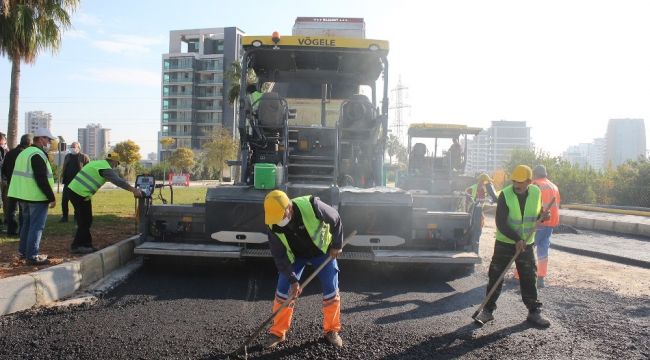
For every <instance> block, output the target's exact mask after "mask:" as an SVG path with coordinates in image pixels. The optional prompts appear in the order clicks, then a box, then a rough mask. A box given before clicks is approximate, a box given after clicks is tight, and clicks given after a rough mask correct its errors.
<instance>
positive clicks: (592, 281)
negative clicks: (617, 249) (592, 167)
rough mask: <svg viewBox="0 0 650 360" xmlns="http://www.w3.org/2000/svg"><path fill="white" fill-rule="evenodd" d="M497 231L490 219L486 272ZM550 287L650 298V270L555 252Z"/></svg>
mask: <svg viewBox="0 0 650 360" xmlns="http://www.w3.org/2000/svg"><path fill="white" fill-rule="evenodd" d="M495 231H496V226H495V225H494V218H491V217H488V218H486V222H485V228H483V235H482V237H481V249H480V254H481V257H482V259H483V263H482V264H481V265H480V266H481V268H482V269H483V271H485V272H487V268H488V266H489V265H490V258H491V257H492V251H493V248H494V240H493V239H494V233H495ZM566 236H569V235H566ZM551 241H553V240H552V238H551ZM546 284H547V285H548V286H566V287H575V288H583V289H595V290H602V289H609V290H612V291H615V292H616V293H618V294H621V295H629V296H650V270H648V269H643V268H639V267H635V266H629V265H623V264H618V263H614V262H609V261H605V260H600V259H595V258H589V257H586V256H579V255H573V254H570V253H566V252H563V251H558V250H554V249H551V250H550V253H549V270H548V277H547V279H546Z"/></svg>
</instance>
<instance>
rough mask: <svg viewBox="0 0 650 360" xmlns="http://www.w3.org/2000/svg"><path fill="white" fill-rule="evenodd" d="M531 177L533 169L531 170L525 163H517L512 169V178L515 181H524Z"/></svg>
mask: <svg viewBox="0 0 650 360" xmlns="http://www.w3.org/2000/svg"><path fill="white" fill-rule="evenodd" d="M532 179H533V170H531V169H530V168H529V167H528V166H526V165H517V167H516V168H515V169H514V170H512V180H514V181H516V182H524V181H526V180H532Z"/></svg>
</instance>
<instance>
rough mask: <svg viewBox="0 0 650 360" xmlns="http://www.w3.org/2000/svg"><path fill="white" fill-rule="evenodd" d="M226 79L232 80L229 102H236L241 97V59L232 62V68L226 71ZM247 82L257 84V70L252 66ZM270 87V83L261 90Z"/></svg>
mask: <svg viewBox="0 0 650 360" xmlns="http://www.w3.org/2000/svg"><path fill="white" fill-rule="evenodd" d="M225 78H226V80H228V81H230V88H229V89H228V102H230V103H231V104H235V102H237V99H239V91H240V89H241V86H240V82H241V63H240V62H239V61H233V62H232V63H231V64H230V68H229V69H228V70H227V71H226V73H225ZM247 78H248V79H247V83H248V84H255V83H257V75H256V74H255V71H254V70H253V69H251V68H249V69H248V75H247ZM266 88H268V85H266V87H265V88H264V89H261V90H260V91H264V90H265V89H266Z"/></svg>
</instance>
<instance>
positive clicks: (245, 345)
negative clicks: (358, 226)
mask: <svg viewBox="0 0 650 360" xmlns="http://www.w3.org/2000/svg"><path fill="white" fill-rule="evenodd" d="M356 234H357V231H356V230H354V231H352V232H351V233H350V235H348V236H347V237H346V238H345V240H343V244H342V245H341V249H342V248H343V247H345V245H346V244H347V243H348V242H350V240H352V238H353V237H354V236H355V235H356ZM333 259H334V258H333V257H331V256H329V257H328V258H327V260H325V261H323V263H322V264H320V266H318V267H317V268H316V270H314V272H312V273H311V275H309V277H308V278H307V279H306V280H305V281H304V282H303V283H302V284H300V288H301V289H304V288H305V287H306V286H307V285H309V283H310V282H311V281H312V280H313V279H314V278H315V277H316V275H318V273H319V272H320V271H321V270H323V268H324V267H325V266H326V265H327V264H329V263H330V261H332V260H333ZM296 298H297V296H295V295H294V296H292V297H289V298H287V300H285V301H284V302H283V303H282V305H280V307H279V308H278V309H277V310H275V311H274V312H273V314H271V316H269V317H268V319H266V320H264V322H262V324H261V325H260V326H258V327H257V329H255V331H254V332H253V334H252V335H251V336H249V337H248V338H247V339H246V341H244V343H243V344H241V346H239V347H238V348H237V350H235V351H233V352H232V353H230V354H229V355H228V359H230V358H231V357H232V358H235V359H236V358H243V359H248V345H250V343H251V342H252V341H253V340H255V339H256V338H257V337H258V336H259V335H260V333H261V332H262V330H264V328H266V326H267V325H268V324H269V323H270V322H271V321H273V319H275V317H276V316H277V315H278V314H279V313H280V311H282V309H284V308H286V307H287V306H289V304H291V302H292V301H293V300H295V299H296ZM240 354H241V355H240Z"/></svg>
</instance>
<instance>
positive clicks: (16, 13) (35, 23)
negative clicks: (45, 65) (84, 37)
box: [0, 0, 79, 148]
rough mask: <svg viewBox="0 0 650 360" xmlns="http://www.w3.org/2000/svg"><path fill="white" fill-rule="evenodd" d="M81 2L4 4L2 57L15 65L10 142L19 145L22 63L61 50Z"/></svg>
mask: <svg viewBox="0 0 650 360" xmlns="http://www.w3.org/2000/svg"><path fill="white" fill-rule="evenodd" d="M78 5H79V0H38V1H36V0H34V1H19V0H3V1H2V14H0V54H2V55H6V56H7V58H8V59H9V61H11V81H10V88H9V115H8V122H7V142H8V145H9V147H10V148H13V147H15V146H16V144H17V142H18V101H19V99H20V66H21V63H23V62H25V63H27V64H33V63H34V62H36V58H37V56H38V55H39V54H40V53H41V52H43V51H45V50H50V51H51V52H52V53H56V51H57V50H58V49H59V47H60V46H61V40H62V34H63V31H64V30H67V29H68V28H70V26H71V24H70V13H72V12H73V11H74V10H75V9H76V8H77V6H78Z"/></svg>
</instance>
